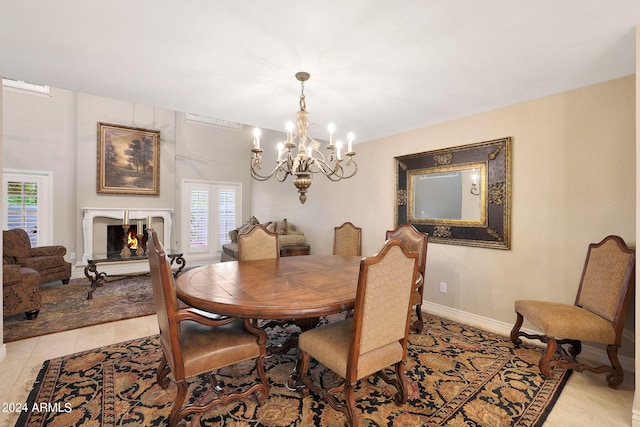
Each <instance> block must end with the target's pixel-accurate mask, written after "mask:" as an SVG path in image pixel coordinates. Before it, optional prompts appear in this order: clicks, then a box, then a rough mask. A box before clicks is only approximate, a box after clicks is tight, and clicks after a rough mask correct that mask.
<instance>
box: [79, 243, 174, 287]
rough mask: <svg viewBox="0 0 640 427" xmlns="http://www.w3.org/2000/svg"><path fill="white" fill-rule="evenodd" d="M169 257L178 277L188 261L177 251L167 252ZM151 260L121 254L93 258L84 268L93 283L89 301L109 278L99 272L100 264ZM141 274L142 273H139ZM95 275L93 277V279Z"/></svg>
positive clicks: (100, 255)
mask: <svg viewBox="0 0 640 427" xmlns="http://www.w3.org/2000/svg"><path fill="white" fill-rule="evenodd" d="M166 254H167V257H168V258H169V260H170V264H171V265H172V266H173V264H174V263H175V265H176V266H177V267H178V269H177V270H176V271H174V272H173V276H174V277H177V276H178V274H180V272H181V271H182V269H183V268H184V267H185V265H186V261H185V259H184V254H183V253H182V252H176V251H171V250H170V251H167V252H166ZM145 259H149V258H148V257H147V256H146V255H142V256H135V255H134V256H131V257H126V258H125V257H121V256H120V254H115V255H110V254H97V255H93V256H91V257H90V258H89V259H88V260H87V262H88V264H87V265H86V266H85V268H84V275H85V276H86V277H87V279H89V281H90V282H91V286H90V287H89V293H88V294H87V299H93V293H94V292H95V290H96V289H98V288H99V287H101V286H102V285H103V283H104V281H105V277H107V273H105V272H104V271H102V272H100V271H98V264H104V263H110V262H127V261H139V260H145ZM138 274H140V273H138ZM142 274H149V273H148V272H142ZM91 275H93V277H91ZM130 275H132V274H117V275H116V276H123V277H126V276H130Z"/></svg>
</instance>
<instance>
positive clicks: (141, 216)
mask: <svg viewBox="0 0 640 427" xmlns="http://www.w3.org/2000/svg"><path fill="white" fill-rule="evenodd" d="M124 211H129V221H132V220H146V219H147V217H152V218H156V217H160V218H162V220H163V224H164V229H163V231H164V233H163V236H164V243H163V245H164V247H166V248H169V247H171V245H170V243H171V225H172V222H173V221H172V216H173V209H159V208H147V209H131V208H82V212H84V216H83V218H82V241H83V249H82V250H83V251H84V253H83V254H82V264H84V265H86V264H88V261H89V257H90V256H91V253H92V251H93V221H94V219H95V218H112V219H119V220H122V219H123V216H124Z"/></svg>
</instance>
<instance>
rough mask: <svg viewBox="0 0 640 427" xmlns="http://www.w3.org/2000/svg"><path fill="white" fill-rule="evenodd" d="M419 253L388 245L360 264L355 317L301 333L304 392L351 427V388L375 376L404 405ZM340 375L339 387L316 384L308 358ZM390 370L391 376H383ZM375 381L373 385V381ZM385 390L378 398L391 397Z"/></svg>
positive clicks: (395, 243) (396, 243)
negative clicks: (328, 406)
mask: <svg viewBox="0 0 640 427" xmlns="http://www.w3.org/2000/svg"><path fill="white" fill-rule="evenodd" d="M417 260H418V254H417V253H416V252H409V251H408V250H407V248H406V246H405V245H404V244H403V243H402V242H401V241H400V240H395V239H394V240H387V241H386V242H385V244H384V246H383V247H382V249H380V251H378V253H377V254H376V255H374V256H372V257H368V258H363V259H362V261H361V262H360V273H359V276H358V289H357V291H356V302H355V307H354V309H353V317H350V318H347V319H345V320H341V321H338V322H334V323H329V324H328V325H325V326H320V327H317V328H313V329H310V330H308V331H305V332H303V333H301V334H300V336H299V339H298V349H299V353H298V357H299V362H300V365H299V366H300V374H299V378H300V379H301V380H302V382H303V383H304V385H305V387H303V388H302V393H303V394H305V395H307V394H308V393H309V392H312V393H314V394H315V395H317V396H319V397H320V398H321V399H323V400H325V401H326V402H327V403H329V405H330V406H331V407H332V408H333V409H335V410H337V411H341V412H342V413H343V414H344V415H345V416H346V424H347V425H348V426H349V427H355V426H358V425H359V424H358V414H357V411H356V398H355V389H356V386H357V383H358V381H360V380H362V379H364V378H366V377H369V376H371V375H374V374H375V375H376V376H378V377H379V378H380V379H382V380H383V381H384V382H386V383H387V384H389V385H392V386H394V387H395V388H396V390H397V392H396V393H395V394H394V401H395V403H396V404H397V405H399V406H400V405H403V404H404V403H406V402H407V398H408V395H409V392H408V390H407V384H406V379H405V365H404V361H405V359H406V357H407V343H408V341H409V338H408V337H409V322H410V320H411V307H412V301H411V298H412V295H413V292H414V291H415V287H414V285H415V282H416V278H417V276H418V262H417ZM312 357H313V358H314V359H315V360H316V361H318V362H319V363H320V364H321V365H323V366H324V367H326V368H328V369H330V370H331V371H333V372H334V373H336V374H338V376H339V377H340V378H341V381H340V383H339V384H338V385H333V386H330V387H329V386H327V383H326V382H325V381H324V380H323V378H325V377H326V375H323V376H322V378H318V379H317V380H316V381H315V382H314V380H313V379H312V378H311V376H310V374H309V366H310V359H311V358H312ZM389 367H393V368H394V371H395V376H394V377H391V376H389V375H387V372H386V369H387V368H389ZM374 382H375V381H374ZM390 393H391V389H385V391H384V392H381V395H389V394H390ZM339 395H342V396H343V399H340V397H339Z"/></svg>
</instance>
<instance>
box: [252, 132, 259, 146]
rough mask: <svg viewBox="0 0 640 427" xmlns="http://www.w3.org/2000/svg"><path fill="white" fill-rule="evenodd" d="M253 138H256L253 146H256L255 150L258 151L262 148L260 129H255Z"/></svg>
mask: <svg viewBox="0 0 640 427" xmlns="http://www.w3.org/2000/svg"><path fill="white" fill-rule="evenodd" d="M253 137H254V138H253V146H254V147H255V148H258V149H259V148H260V129H258V128H255V129H254V130H253Z"/></svg>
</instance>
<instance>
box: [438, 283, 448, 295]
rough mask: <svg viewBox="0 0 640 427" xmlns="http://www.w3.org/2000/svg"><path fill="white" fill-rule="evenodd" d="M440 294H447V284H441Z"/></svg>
mask: <svg viewBox="0 0 640 427" xmlns="http://www.w3.org/2000/svg"><path fill="white" fill-rule="evenodd" d="M440 292H442V293H443V294H446V293H447V282H440Z"/></svg>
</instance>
